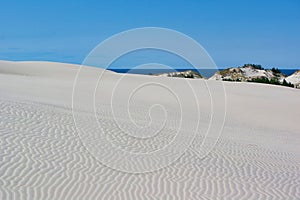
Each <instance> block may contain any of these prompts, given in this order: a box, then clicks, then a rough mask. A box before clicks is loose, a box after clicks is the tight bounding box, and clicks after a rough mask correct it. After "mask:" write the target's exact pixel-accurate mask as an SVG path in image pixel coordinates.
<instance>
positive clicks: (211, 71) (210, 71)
mask: <svg viewBox="0 0 300 200" xmlns="http://www.w3.org/2000/svg"><path fill="white" fill-rule="evenodd" d="M109 70H111V71H114V72H117V73H129V74H146V75H148V74H162V73H170V72H176V71H177V72H182V71H187V70H192V71H195V72H200V74H201V75H202V76H204V77H206V78H209V77H211V76H212V75H214V74H215V73H216V72H217V71H218V70H217V69H200V70H199V71H197V70H195V69H109ZM220 70H223V69H219V71H220ZM280 71H281V72H282V73H283V74H285V75H287V76H289V75H291V74H293V73H294V72H295V71H297V69H280Z"/></svg>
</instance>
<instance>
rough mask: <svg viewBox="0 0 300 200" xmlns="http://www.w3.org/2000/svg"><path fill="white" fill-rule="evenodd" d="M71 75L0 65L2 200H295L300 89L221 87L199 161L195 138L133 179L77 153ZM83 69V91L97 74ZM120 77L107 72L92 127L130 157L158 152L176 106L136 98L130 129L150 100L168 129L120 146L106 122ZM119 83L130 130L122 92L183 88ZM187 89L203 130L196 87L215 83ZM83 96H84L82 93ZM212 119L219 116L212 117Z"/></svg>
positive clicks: (139, 79) (205, 102)
mask: <svg viewBox="0 0 300 200" xmlns="http://www.w3.org/2000/svg"><path fill="white" fill-rule="evenodd" d="M78 69H79V66H77V65H70V64H61V63H49V62H17V63H15V62H7V61H1V62H0V119H1V120H0V199H300V188H299V185H300V167H299V166H300V163H299V161H300V154H299V152H300V148H299V145H300V126H299V123H298V121H299V120H298V119H299V116H300V109H299V100H300V93H299V90H296V89H292V88H286V87H279V86H270V85H261V84H251V83H227V82H226V83H224V84H225V89H226V96H227V104H226V105H227V117H226V121H225V126H224V130H223V132H222V135H221V138H220V139H219V140H218V143H217V145H216V146H215V148H214V149H213V151H211V152H210V154H209V155H208V156H207V157H205V158H204V159H199V157H198V155H197V153H198V152H199V147H198V145H199V143H198V142H197V141H201V140H202V139H203V135H202V134H201V133H200V134H199V136H198V137H197V138H196V142H195V143H193V145H192V146H191V147H190V148H189V150H188V151H186V152H185V153H184V155H183V156H182V157H180V159H179V160H177V161H176V162H175V163H173V164H171V165H170V166H168V167H166V168H163V169H161V170H158V171H154V172H149V173H140V174H132V173H125V172H120V171H116V170H114V169H111V168H110V167H107V166H105V165H103V164H101V162H99V161H97V160H96V159H95V158H94V157H93V156H92V155H91V153H90V152H88V151H87V149H86V148H85V147H84V146H83V144H82V141H81V140H80V137H79V136H78V132H77V129H76V127H75V124H74V119H73V115H72V110H71V108H72V88H73V82H74V80H75V76H76V73H77V70H78ZM86 69H87V72H86V78H83V80H82V81H84V83H83V85H84V84H86V86H89V77H92V76H93V75H94V74H95V73H97V72H99V71H101V70H102V69H95V68H88V67H87V68H86ZM119 78H120V75H118V74H116V73H113V72H105V76H104V77H103V79H102V82H101V87H99V88H98V89H97V93H96V97H95V98H96V99H97V116H98V121H99V123H100V125H101V127H103V129H104V130H105V131H106V133H107V135H108V137H110V139H111V141H113V142H115V144H117V145H120V146H121V147H122V148H124V149H126V150H130V151H135V152H142V151H146V152H148V151H151V150H153V149H156V148H160V147H162V146H164V145H166V144H167V143H168V142H170V140H171V138H172V136H173V135H174V130H175V129H176V127H177V126H178V120H179V119H178V118H179V115H178V113H177V111H176V109H177V108H178V106H177V104H176V101H172V99H171V100H170V99H168V97H167V95H166V94H165V93H164V91H163V90H159V89H157V88H156V89H153V88H149V89H147V88H144V90H143V91H141V92H140V93H139V92H137V93H136V95H135V100H134V103H133V106H131V107H130V109H131V113H132V117H133V118H134V119H137V122H138V123H140V124H143V123H146V122H147V121H148V120H149V119H148V118H147V115H146V114H145V113H147V110H148V108H149V107H148V106H149V105H150V104H151V103H152V102H157V103H160V104H162V105H166V106H167V108H168V112H169V113H171V114H172V115H171V116H170V120H169V121H167V123H166V128H165V130H166V131H164V132H163V134H162V135H157V136H155V137H153V139H152V140H150V141H149V142H143V141H137V140H135V139H132V138H131V139H130V138H129V139H125V137H126V136H125V135H124V134H123V133H122V132H120V131H119V130H118V127H117V126H116V124H115V123H114V120H115V119H114V117H113V114H112V113H111V107H110V105H109V100H110V98H107V97H108V96H109V95H111V91H112V90H113V88H114V83H116V81H117V80H118V79H119ZM122 81H123V82H122V84H120V85H118V88H117V89H118V92H117V93H115V95H117V96H116V98H115V99H117V100H116V102H114V103H115V107H114V108H118V109H116V112H117V118H118V120H120V121H119V122H120V124H121V125H122V126H123V128H124V129H126V130H129V131H133V132H134V130H135V129H134V126H133V125H132V123H131V122H130V121H128V120H126V118H124V117H123V116H122V110H123V109H124V100H126V99H122V98H123V96H122V94H123V93H124V94H125V93H126V91H127V90H126V89H128V88H131V87H133V86H134V85H136V84H138V85H140V84H142V83H143V82H146V81H152V82H160V83H165V84H171V85H174V86H176V87H177V88H179V89H181V90H184V88H181V87H183V85H184V84H185V83H186V80H183V79H180V78H179V79H178V78H166V77H150V76H141V75H126V76H125V77H124V79H123V80H122ZM188 82H189V84H191V86H192V87H193V88H195V90H197V91H200V93H197V99H198V103H199V107H200V110H201V112H202V118H201V121H200V124H201V128H203V129H206V128H207V124H208V122H209V119H210V117H211V116H210V101H209V98H208V94H207V92H205V90H204V89H203V88H205V87H204V85H205V83H207V84H208V85H209V86H211V88H214V85H215V84H216V82H215V81H206V82H205V81H204V80H189V81H188ZM121 91H123V93H122V92H121ZM85 92H86V94H88V93H89V88H88V87H87V89H86V91H83V94H85ZM118 95H120V96H118ZM165 95H166V96H165ZM125 96H126V95H125ZM183 102H184V103H185V104H190V105H189V106H186V108H187V109H190V110H191V112H192V109H194V106H193V102H192V101H191V100H189V99H186V100H184V101H183ZM85 106H87V105H85V102H83V103H82V107H81V108H82V110H80V109H79V110H77V111H76V112H77V114H78V115H79V116H82V117H83V118H85V119H88V118H89V117H90V114H89V113H86V112H85ZM118 106H119V107H118ZM183 106H185V105H183ZM125 107H126V105H125ZM126 108H127V107H126ZM216 108H217V109H218V107H216ZM214 113H217V114H216V115H218V110H215V112H214ZM156 114H157V115H158V116H156ZM153 115H154V117H153V119H154V122H153V126H151V128H152V129H153V130H152V129H147V130H146V129H145V131H144V133H145V134H146V135H147V134H148V133H149V134H150V133H151V132H153V131H154V130H155V129H156V128H157V126H159V122H160V115H159V111H158V112H154V113H153ZM219 115H221V113H220V114H219ZM155 119H158V120H157V121H155ZM185 120H186V121H187V122H189V123H192V120H193V119H189V117H188V116H187V118H185ZM87 121H88V120H87ZM84 122H85V121H84V120H83V123H84ZM189 123H186V124H185V127H184V131H186V133H187V134H188V133H189V132H190V131H193V127H192V126H189ZM83 125H84V124H83ZM148 131H149V132H148ZM136 134H139V132H137V133H136ZM108 153H109V152H108ZM109 156H110V155H109Z"/></svg>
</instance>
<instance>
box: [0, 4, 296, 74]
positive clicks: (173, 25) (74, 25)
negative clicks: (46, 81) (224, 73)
mask: <svg viewBox="0 0 300 200" xmlns="http://www.w3.org/2000/svg"><path fill="white" fill-rule="evenodd" d="M299 11H300V1H299V0H288V1H282V0H280V1H277V0H273V1H267V0H265V1H258V0H252V1H247V0H245V1H237V0H236V1H233V0H227V1H224V0H211V1H200V0H198V1H197V0H194V1H176V0H166V1H155V0H139V1H131V0H129V1H128V0H127V1H101V0H100V1H99V0H98V1H88V0H87V1H72V2H71V1H70V2H64V1H56V0H52V1H34V0H27V1H21V0H20V1H14V0H9V1H5V0H3V1H1V6H0V60H48V61H58V62H69V63H81V62H82V61H83V60H84V58H85V57H86V56H87V54H88V53H89V52H90V51H91V50H92V49H93V48H94V47H95V46H96V45H97V44H98V43H99V42H101V41H103V40H104V39H106V38H108V37H110V36H111V35H113V34H116V33H119V32H121V31H125V30H128V29H132V28H138V27H148V26H151V27H153V26H155V27H156V26H157V27H164V28H170V29H174V30H177V31H180V32H182V33H184V34H187V35H188V36H190V37H192V38H194V39H195V40H196V41H198V42H199V43H200V44H201V45H202V46H203V47H204V48H205V49H206V50H207V51H208V53H209V54H210V55H211V57H212V58H213V59H214V61H215V62H216V64H217V66H218V67H220V68H223V67H231V66H239V65H242V64H244V63H257V64H262V65H263V66H264V67H279V68H300V59H299V57H300V37H299V36H300V25H299V24H300V12H299ZM124 62H126V61H124ZM127 62H128V63H123V64H125V65H126V64H127V65H130V62H129V61H127Z"/></svg>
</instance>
